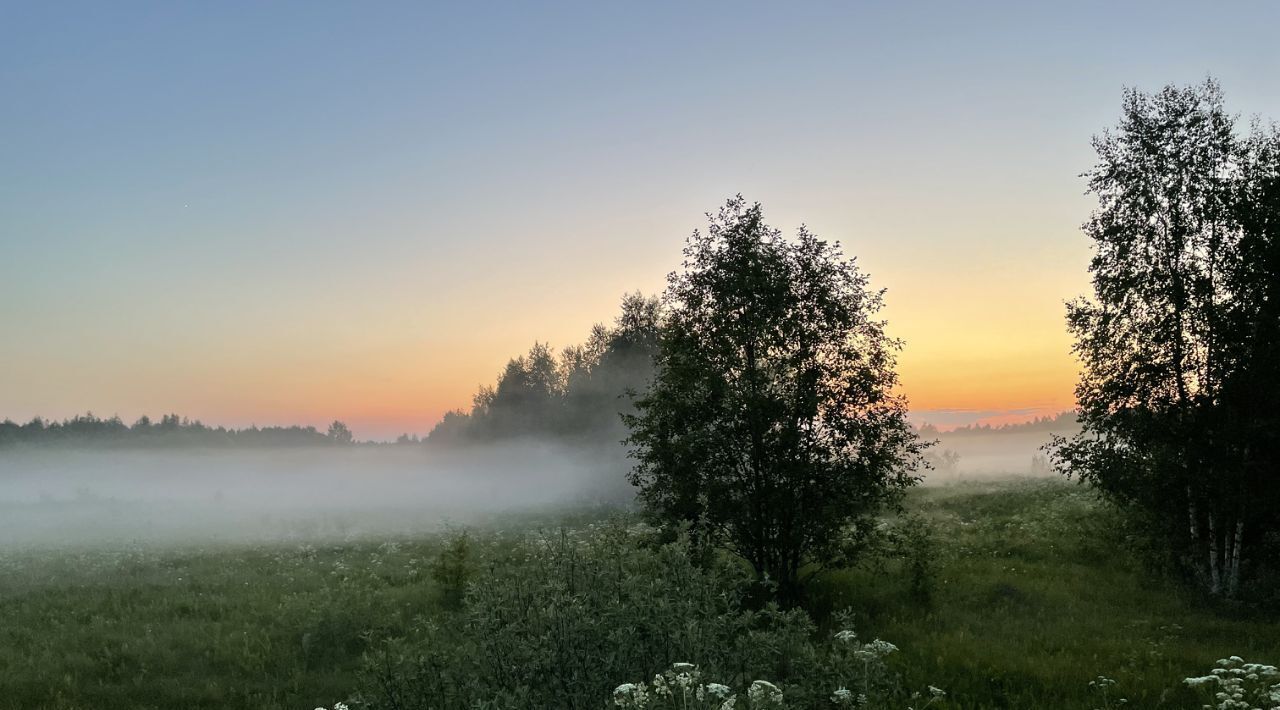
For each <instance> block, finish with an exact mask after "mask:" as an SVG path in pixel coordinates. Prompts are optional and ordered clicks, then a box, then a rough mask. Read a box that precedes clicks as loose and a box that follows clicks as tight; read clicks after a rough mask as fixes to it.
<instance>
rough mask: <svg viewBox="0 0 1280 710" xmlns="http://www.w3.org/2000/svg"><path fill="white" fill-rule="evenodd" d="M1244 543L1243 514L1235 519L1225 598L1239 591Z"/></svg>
mask: <svg viewBox="0 0 1280 710" xmlns="http://www.w3.org/2000/svg"><path fill="white" fill-rule="evenodd" d="M1243 542H1244V512H1243V511H1241V514H1240V517H1239V518H1237V519H1236V535H1235V540H1234V541H1233V542H1232V544H1231V563H1230V565H1229V569H1228V570H1227V596H1229V597H1234V596H1235V595H1236V593H1237V592H1238V591H1239V590H1240V554H1241V553H1240V548H1241V545H1242V544H1243Z"/></svg>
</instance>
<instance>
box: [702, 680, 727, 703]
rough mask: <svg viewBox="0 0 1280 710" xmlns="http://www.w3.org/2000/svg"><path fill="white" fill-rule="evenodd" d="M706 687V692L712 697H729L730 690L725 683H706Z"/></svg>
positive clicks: (717, 698)
mask: <svg viewBox="0 0 1280 710" xmlns="http://www.w3.org/2000/svg"><path fill="white" fill-rule="evenodd" d="M706 688H707V693H708V694H709V695H711V696H712V697H714V698H715V699H716V700H724V699H725V698H727V697H729V692H730V691H729V686H727V685H721V684H719V683H707V685H706Z"/></svg>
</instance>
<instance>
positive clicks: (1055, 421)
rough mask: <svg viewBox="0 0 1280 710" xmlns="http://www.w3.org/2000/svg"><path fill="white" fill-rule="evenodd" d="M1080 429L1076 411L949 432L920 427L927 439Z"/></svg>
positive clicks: (967, 427) (930, 426) (973, 426)
mask: <svg viewBox="0 0 1280 710" xmlns="http://www.w3.org/2000/svg"><path fill="white" fill-rule="evenodd" d="M1079 429H1080V420H1079V418H1078V417H1077V416H1076V413H1075V412H1074V411H1067V412H1059V413H1057V414H1054V415H1053V416H1049V417H1036V418H1035V419H1032V420H1031V421H1027V422H1018V423H1016V424H998V425H996V426H991V425H990V424H966V425H964V426H958V427H956V428H954V429H949V430H947V431H940V430H939V429H938V427H936V426H934V425H933V424H924V425H922V426H921V427H920V435H921V436H923V437H926V438H933V437H936V436H940V435H944V436H949V437H951V436H983V435H986V434H1023V433H1032V432H1046V433H1049V432H1052V433H1070V432H1075V431H1077V430H1079Z"/></svg>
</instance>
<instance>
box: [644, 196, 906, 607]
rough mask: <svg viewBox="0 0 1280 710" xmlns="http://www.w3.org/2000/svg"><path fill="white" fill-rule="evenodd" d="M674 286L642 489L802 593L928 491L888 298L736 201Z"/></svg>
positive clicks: (839, 258)
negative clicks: (851, 540) (876, 525)
mask: <svg viewBox="0 0 1280 710" xmlns="http://www.w3.org/2000/svg"><path fill="white" fill-rule="evenodd" d="M709 217H710V226H709V228H708V229H707V231H706V232H694V234H693V235H692V236H691V237H690V238H689V240H688V243H687V245H686V247H685V252H684V253H685V260H684V268H683V271H681V272H678V273H674V274H672V275H671V276H670V277H669V283H668V288H667V291H666V294H665V297H664V304H663V305H664V312H665V319H664V323H663V328H662V339H661V347H660V348H659V354H658V358H657V369H656V373H655V375H654V379H653V382H652V384H651V386H650V387H649V389H648V390H647V391H646V392H645V393H644V394H643V396H641V397H640V398H639V399H638V400H637V402H636V410H637V411H636V413H635V414H632V415H629V416H627V417H626V421H627V424H628V425H629V426H630V428H631V436H630V437H629V439H628V441H629V443H630V444H631V445H632V447H633V456H634V457H635V459H636V465H635V467H634V468H633V471H632V474H631V479H632V482H633V483H634V484H635V485H636V486H638V487H639V495H640V498H641V500H642V502H643V504H644V505H645V507H646V509H647V510H648V511H649V513H651V514H652V515H653V516H654V517H655V518H656V519H657V520H659V521H661V522H663V523H668V524H671V523H684V524H688V525H690V526H692V528H693V530H694V531H695V533H696V534H698V535H701V536H703V539H705V540H708V541H710V542H713V543H715V544H720V545H723V546H724V547H726V548H727V549H729V550H731V551H732V552H734V553H736V554H738V555H740V556H741V557H742V558H743V559H745V560H746V561H747V562H749V563H750V564H751V565H752V566H753V567H754V569H755V570H756V572H757V574H759V575H760V576H761V577H762V578H763V577H767V578H769V579H770V580H773V581H774V582H776V583H777V584H778V586H779V593H780V595H781V596H782V597H783V598H784V599H788V598H794V595H795V594H796V593H797V591H798V584H799V581H800V579H799V578H800V572H801V569H802V568H803V567H805V566H806V565H807V564H810V563H823V562H826V561H830V560H832V559H833V558H835V557H836V556H837V554H838V552H839V547H840V545H841V542H842V541H847V540H848V537H849V533H852V534H853V535H855V536H856V535H860V534H865V533H866V532H867V530H868V529H869V526H870V524H871V521H872V516H873V515H874V514H875V513H876V512H877V511H879V510H880V509H881V508H882V507H883V506H885V505H886V504H891V503H895V502H896V501H898V500H899V498H900V496H901V494H902V493H903V492H904V490H905V489H906V488H907V487H908V486H910V485H912V484H913V483H915V482H916V480H917V479H916V478H915V477H914V476H913V473H912V472H913V471H914V470H915V469H916V467H917V465H918V463H919V459H920V454H921V451H922V449H923V445H922V444H921V443H920V442H919V441H918V440H917V438H916V436H915V434H914V432H913V430H912V428H911V427H910V426H909V425H908V423H907V420H906V402H905V401H904V399H903V398H902V397H901V396H899V395H897V394H895V392H894V388H895V385H896V384H897V375H896V374H895V372H894V364H895V354H896V352H897V351H898V349H899V348H900V343H899V342H898V341H896V340H894V339H892V338H890V337H888V336H887V335H886V334H885V331H884V322H883V321H882V320H879V319H878V318H877V313H878V312H879V310H880V309H881V306H882V302H883V299H882V297H883V293H882V292H881V291H874V290H871V289H870V288H869V287H868V280H867V277H866V275H865V274H863V273H862V272H861V271H860V270H859V269H858V268H857V266H856V265H855V263H854V261H853V260H852V259H846V258H845V257H844V256H843V255H842V254H841V252H840V250H839V248H838V247H836V246H835V245H832V244H830V243H828V242H825V241H822V240H820V239H818V238H817V237H816V236H814V235H813V234H812V233H810V232H809V231H808V230H806V229H804V228H801V229H800V230H799V233H798V234H797V235H796V237H795V238H794V239H787V238H785V237H784V236H783V235H782V234H781V232H779V231H778V230H776V229H773V228H771V227H769V226H768V225H766V224H765V223H764V221H763V219H762V213H761V208H760V205H759V204H754V205H748V204H747V203H746V202H745V201H744V200H743V199H742V198H741V197H737V198H734V199H732V200H729V201H728V203H727V204H726V205H725V206H724V207H723V208H722V209H721V210H720V211H719V213H718V215H716V216H709Z"/></svg>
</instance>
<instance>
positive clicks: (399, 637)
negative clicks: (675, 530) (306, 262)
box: [0, 480, 1280, 710]
mask: <svg viewBox="0 0 1280 710" xmlns="http://www.w3.org/2000/svg"><path fill="white" fill-rule="evenodd" d="M908 507H909V513H910V515H911V516H916V517H918V518H919V520H922V521H924V522H925V523H927V526H921V525H920V524H919V523H917V522H913V521H912V520H911V519H910V518H901V519H892V520H886V521H884V525H885V526H886V530H885V532H886V534H887V536H889V537H892V536H893V535H888V534H890V533H892V534H894V535H897V536H898V537H899V539H902V540H905V541H907V542H905V543H904V544H903V545H900V546H899V547H897V548H896V552H894V551H892V550H891V554H890V556H889V557H888V558H885V559H882V560H881V561H880V562H878V563H876V564H868V565H865V566H863V567H860V568H857V569H848V570H836V571H831V572H827V573H824V574H821V575H819V576H818V577H817V578H816V580H815V581H814V583H813V584H812V585H811V586H810V588H809V590H808V597H807V600H806V609H805V610H803V611H789V612H787V611H782V610H779V609H769V608H766V609H755V608H753V607H752V605H750V604H747V603H745V602H744V599H743V596H742V594H743V587H742V584H743V583H744V580H747V579H748V578H747V575H746V574H745V573H744V571H743V570H741V569H740V568H737V567H735V566H734V565H733V564H732V562H730V561H727V560H723V559H721V560H713V561H712V562H711V564H703V562H704V561H705V559H704V557H703V554H702V553H701V552H700V551H697V550H690V549H688V547H687V546H682V544H676V545H668V546H662V545H657V544H655V541H653V540H652V539H650V537H649V535H648V534H647V532H646V531H645V530H643V529H640V528H636V527H634V526H633V525H632V524H631V521H630V520H629V519H627V518H625V517H624V518H623V519H622V520H614V521H607V520H603V519H602V517H601V514H600V513H599V512H595V513H592V514H590V515H585V516H584V515H578V516H575V517H574V518H573V519H572V520H569V521H568V522H567V523H566V524H565V525H563V526H562V525H560V524H558V523H552V524H545V523H546V521H542V523H527V522H521V523H518V524H517V523H511V524H506V525H505V526H504V527H505V529H499V528H498V527H497V526H489V527H486V528H478V529H474V530H472V531H471V532H470V536H469V538H468V539H467V541H466V543H465V544H460V543H459V542H458V539H457V538H455V537H450V536H445V537H438V536H437V537H416V538H407V539H401V540H381V539H380V540H354V541H347V542H330V543H325V544H318V543H317V544H313V545H302V546H299V545H288V546H285V545H272V546H239V547H229V548H217V549H212V548H210V549H198V548H189V547H187V548H181V549H174V548H167V549H161V548H148V547H131V548H128V549H77V550H70V549H64V550H57V551H52V550H48V549H32V550H26V551H15V550H8V551H5V552H0V708H23V709H27V708H55V709H61V708H108V709H109V708H175V707H181V708H229V707H252V708H268V709H274V708H293V709H296V708H303V709H304V710H306V709H308V708H314V707H317V706H325V707H331V706H332V705H333V704H334V703H335V702H337V701H342V702H344V703H348V704H349V705H350V706H351V708H352V710H360V705H359V704H358V703H357V702H353V701H364V703H365V704H368V705H373V706H377V707H404V708H408V707H432V705H430V704H429V703H431V702H434V701H432V700H431V699H430V697H431V694H432V693H435V692H439V693H442V694H443V695H441V696H439V697H452V698H455V699H459V700H466V701H474V703H475V704H477V706H479V707H484V706H486V704H487V706H489V707H512V706H514V707H521V706H524V707H565V708H571V707H590V708H597V709H599V708H601V707H604V706H605V705H607V704H609V703H613V702H614V700H615V698H614V691H615V690H616V689H617V688H618V687H619V686H620V685H624V684H627V683H631V684H634V685H637V686H638V684H639V683H641V682H644V683H646V685H647V688H648V690H649V692H650V695H651V697H652V695H653V693H652V689H653V681H654V677H655V676H656V675H659V674H663V673H666V672H668V671H671V670H672V664H673V663H677V662H679V663H690V664H695V665H696V669H697V671H698V673H699V674H700V678H701V681H700V684H701V685H702V686H704V697H705V692H706V691H705V686H706V685H707V684H708V683H716V684H718V685H723V686H725V688H727V689H728V691H729V692H731V693H732V694H733V695H735V696H737V697H738V698H739V702H740V703H741V705H740V706H739V707H746V705H747V703H748V702H749V700H750V698H749V688H750V686H751V684H752V683H753V682H754V681H755V680H765V681H769V682H771V683H773V684H775V685H776V686H777V687H778V688H779V689H780V691H781V692H782V693H783V696H784V699H785V702H786V704H787V706H788V707H793V708H800V707H835V706H836V705H835V704H834V703H835V702H836V700H839V699H840V698H845V699H848V700H849V701H851V702H852V701H855V700H856V699H857V695H858V694H859V693H863V692H866V693H867V694H869V695H871V696H873V697H874V698H875V699H877V701H883V702H884V703H885V704H884V705H883V706H884V707H906V706H907V705H914V706H915V707H917V708H918V707H919V706H920V705H922V704H923V703H924V702H927V701H928V700H930V699H931V697H932V696H931V695H930V694H929V691H928V686H930V685H932V686H936V687H938V688H941V689H943V690H945V691H946V693H947V695H946V697H945V698H941V699H939V700H937V701H936V702H935V703H934V707H938V708H943V707H945V708H1002V707H1019V708H1021V707H1037V708H1039V707H1052V708H1068V709H1072V708H1078V709H1091V708H1097V707H1104V706H1106V705H1105V703H1107V702H1116V701H1118V699H1119V698H1125V699H1126V700H1127V705H1128V706H1129V707H1142V708H1147V707H1150V708H1181V707H1188V708H1190V707H1195V708H1198V707H1201V706H1202V705H1204V704H1206V703H1216V702H1217V701H1216V700H1215V699H1214V697H1213V694H1214V693H1215V692H1218V691H1217V689H1216V688H1207V687H1205V686H1197V687H1192V686H1189V685H1187V684H1185V683H1183V682H1182V679H1184V678H1188V677H1193V678H1194V677H1203V676H1204V675H1205V669H1206V668H1208V667H1209V666H1211V665H1212V664H1213V660H1214V659H1229V658H1230V657H1231V656H1233V655H1235V656H1239V657H1242V658H1247V659H1250V660H1257V661H1269V662H1272V663H1274V662H1275V661H1276V660H1277V659H1280V623H1277V620H1276V617H1275V616H1274V614H1270V613H1269V612H1268V610H1267V609H1266V608H1253V607H1243V606H1218V605H1215V604H1214V603H1213V602H1211V601H1209V600H1205V599H1202V598H1199V597H1198V596H1196V595H1195V594H1193V593H1190V592H1187V591H1185V590H1184V589H1183V588H1182V587H1180V586H1178V585H1177V584H1175V583H1172V582H1170V581H1169V580H1168V579H1167V578H1164V577H1161V576H1160V575H1159V574H1156V573H1154V572H1152V571H1150V570H1147V569H1144V567H1143V564H1142V560H1141V559H1138V558H1135V557H1134V556H1133V555H1131V554H1130V553H1128V552H1127V551H1126V550H1128V549H1129V545H1128V542H1127V540H1126V539H1125V529H1124V526H1123V525H1121V524H1120V521H1118V520H1117V519H1116V518H1115V517H1114V516H1113V514H1112V513H1111V512H1109V511H1108V509H1107V508H1106V507H1105V506H1102V505H1101V504H1099V503H1098V501H1097V500H1095V499H1094V498H1093V497H1092V496H1091V495H1089V493H1088V492H1087V491H1086V490H1085V489H1082V488H1079V487H1077V486H1074V485H1071V484H1066V483H1061V482H1056V481H1025V480H1024V481H1007V482H991V483H982V484H968V485H955V486H947V487H939V488H924V489H921V490H918V491H916V492H914V493H913V494H912V496H911V498H910V499H909V501H908ZM926 527H927V530H926ZM922 531H925V532H927V534H925V533H924V532H922ZM913 535H916V536H918V539H913V538H912V536H913ZM921 550H923V552H921ZM842 609H849V610H850V612H849V615H848V616H841V615H840V614H839V612H840V610H842ZM846 629H849V630H854V631H856V632H857V634H858V636H859V640H858V644H860V645H861V644H865V643H870V642H871V640H874V639H875V638H877V637H878V638H880V639H885V640H886V641H889V642H892V643H893V644H894V645H895V646H896V647H897V648H898V650H897V651H896V652H893V653H890V654H888V655H886V656H885V657H884V658H883V672H879V671H877V672H869V671H870V669H863V671H862V673H861V674H859V672H858V669H857V667H856V664H853V665H849V664H844V665H841V664H840V663H837V662H836V660H835V659H836V658H838V655H837V654H839V653H845V652H846V651H850V650H852V649H853V648H854V647H853V646H849V647H847V648H842V647H839V646H837V645H836V644H837V636H836V635H837V634H838V633H839V632H840V631H843V630H846ZM859 647H860V646H859ZM841 673H843V674H845V675H839V674H841ZM1099 676H1105V678H1106V679H1107V680H1108V681H1111V682H1110V683H1107V684H1106V688H1105V692H1106V697H1104V696H1103V693H1102V692H1101V690H1100V686H1099V683H1098V677H1099ZM864 680H865V691H864ZM1090 682H1094V685H1093V686H1090ZM433 684H435V685H433ZM841 687H844V688H845V689H846V690H849V691H850V692H849V694H848V695H847V696H843V695H842V696H838V697H837V696H836V695H835V693H836V691H837V690H839V689H840V688H841ZM433 688H436V689H437V690H433ZM916 692H919V693H920V694H921V696H920V697H919V698H916V699H912V697H911V696H912V694H914V693H916ZM389 693H399V694H400V695H399V700H394V701H393V700H390V699H389V697H388V694H389ZM449 694H452V695H449ZM833 697H835V698H836V700H833ZM424 698H426V699H425V700H424ZM570 699H571V700H570ZM395 702H399V703H401V704H400V705H395V704H393V703H395ZM413 703H417V705H415V704H413ZM548 703H549V704H548ZM521 704H523V705H521ZM435 706H436V707H449V706H448V705H445V704H441V703H439V702H437V703H436V705H435ZM615 707H616V706H615ZM1259 707H1262V706H1259Z"/></svg>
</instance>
